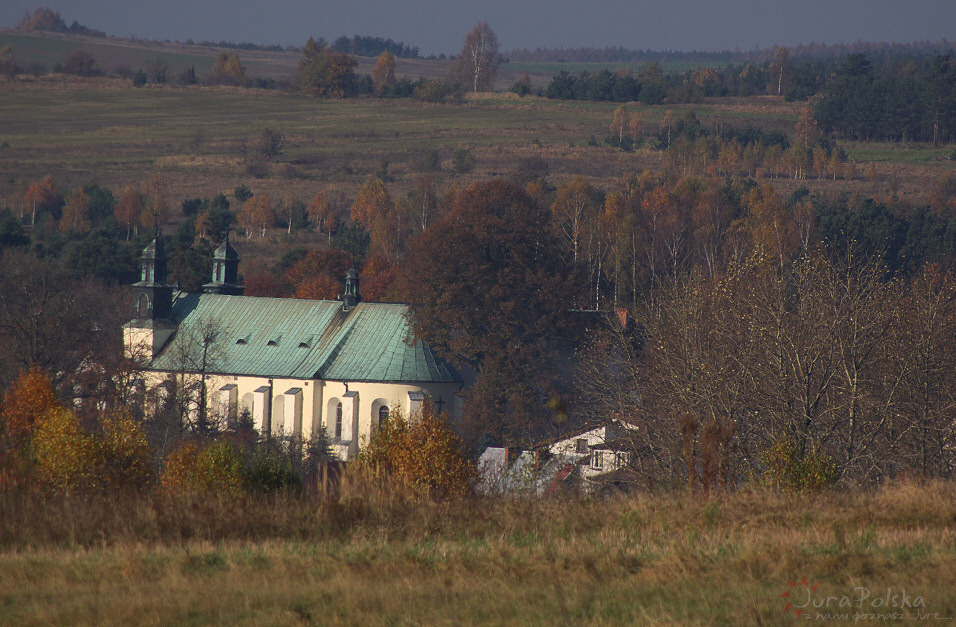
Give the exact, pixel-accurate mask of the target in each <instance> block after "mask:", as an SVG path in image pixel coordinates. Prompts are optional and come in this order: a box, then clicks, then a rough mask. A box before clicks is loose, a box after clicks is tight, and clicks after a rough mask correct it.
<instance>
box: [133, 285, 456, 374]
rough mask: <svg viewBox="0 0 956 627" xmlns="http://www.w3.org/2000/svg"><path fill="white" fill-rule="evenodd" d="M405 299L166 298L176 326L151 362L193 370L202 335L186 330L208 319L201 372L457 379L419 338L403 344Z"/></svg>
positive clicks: (168, 368) (163, 367)
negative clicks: (211, 332) (347, 306)
mask: <svg viewBox="0 0 956 627" xmlns="http://www.w3.org/2000/svg"><path fill="white" fill-rule="evenodd" d="M407 312H408V306H407V305H396V304H386V303H358V305H356V306H355V308H353V309H351V310H350V311H347V312H346V311H343V309H342V303H340V302H337V301H324V300H297V299H288V298H259V297H253V296H226V295H220V294H201V295H200V294H188V295H185V296H181V297H180V298H178V299H177V300H176V302H175V303H174V304H173V315H174V317H175V319H176V320H177V321H178V322H179V323H180V329H179V331H178V332H177V333H176V335H175V337H174V338H173V340H172V341H171V342H170V343H169V344H168V345H167V346H166V347H165V348H164V349H163V351H162V352H161V353H160V354H159V355H158V356H157V357H156V359H155V360H153V363H152V364H151V366H150V367H151V368H152V369H153V370H165V371H178V370H181V369H183V368H184V366H183V362H184V361H186V360H185V359H184V356H188V361H190V362H193V364H192V365H188V364H187V365H186V366H185V370H190V371H195V370H198V367H197V366H196V365H195V362H197V360H198V357H197V355H201V341H200V340H198V338H197V334H196V333H195V332H194V331H192V330H193V329H197V328H199V327H203V326H207V325H206V323H208V322H211V323H212V326H213V328H215V330H216V333H215V339H214V341H213V342H212V344H211V346H210V350H209V351H207V355H208V356H209V357H208V359H207V371H209V372H212V373H219V374H232V375H249V376H260V377H279V378H292V379H327V380H333V381H381V382H436V381H437V382H457V381H460V380H461V379H460V378H459V376H458V374H457V372H455V370H454V369H453V368H452V367H451V366H449V365H448V364H446V363H445V362H443V361H442V360H440V359H438V358H437V357H436V356H435V355H434V354H433V353H432V351H431V350H430V349H429V348H428V346H427V345H426V344H425V343H424V342H415V343H407V342H406V340H407V339H408V337H409V328H408V321H407V318H406V313H407Z"/></svg>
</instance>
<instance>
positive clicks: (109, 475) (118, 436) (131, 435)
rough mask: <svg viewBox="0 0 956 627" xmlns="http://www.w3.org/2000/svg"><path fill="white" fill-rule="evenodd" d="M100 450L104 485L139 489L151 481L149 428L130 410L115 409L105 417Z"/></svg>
mask: <svg viewBox="0 0 956 627" xmlns="http://www.w3.org/2000/svg"><path fill="white" fill-rule="evenodd" d="M100 450H101V452H102V456H103V482H104V484H105V485H107V486H109V487H123V488H131V489H134V490H140V489H143V488H145V487H146V486H147V485H148V484H149V482H150V478H151V476H152V472H151V469H150V459H151V457H152V452H151V449H150V446H149V442H148V441H147V440H146V431H145V430H144V429H143V425H142V423H140V422H139V421H138V420H136V419H135V418H133V417H132V416H131V415H130V414H129V413H128V412H125V411H116V412H113V413H110V414H108V415H107V416H106V417H105V418H104V419H103V435H102V438H101V440H100Z"/></svg>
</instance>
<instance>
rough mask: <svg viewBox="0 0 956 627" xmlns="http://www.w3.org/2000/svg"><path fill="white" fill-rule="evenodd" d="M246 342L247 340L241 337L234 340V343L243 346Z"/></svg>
mask: <svg viewBox="0 0 956 627" xmlns="http://www.w3.org/2000/svg"><path fill="white" fill-rule="evenodd" d="M248 343H249V342H247V341H245V340H244V339H243V338H239V339H238V340H236V344H238V345H239V346H245V345H246V344H248Z"/></svg>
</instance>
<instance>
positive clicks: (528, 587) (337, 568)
mask: <svg viewBox="0 0 956 627" xmlns="http://www.w3.org/2000/svg"><path fill="white" fill-rule="evenodd" d="M2 505H4V507H3V510H4V512H5V514H6V518H7V520H6V521H5V522H0V530H2V532H3V533H2V535H0V538H2V542H3V545H4V547H5V548H3V549H0V624H5V625H47V624H65V623H69V624H72V625H160V624H196V625H199V624H202V625H253V624H272V625H355V624H362V625H366V624H367V625H395V624H401V625H419V624H427V625H458V624H465V625H470V624H496V625H529V624H556V625H735V626H736V625H792V624H797V623H799V622H802V621H801V620H800V619H798V617H797V614H796V612H795V608H793V607H791V608H789V609H788V608H787V602H788V600H790V601H792V603H793V605H796V606H797V607H798V608H803V607H806V608H807V609H806V610H805V612H804V614H803V617H802V618H803V620H816V621H825V624H827V625H830V624H833V625H850V624H871V623H872V624H900V623H908V622H909V621H912V620H916V619H917V618H918V617H920V616H922V617H924V620H925V619H926V618H925V617H927V616H928V617H930V618H929V622H932V623H933V624H936V623H937V622H938V621H937V620H936V617H940V618H942V617H953V616H956V491H954V487H953V484H950V483H937V484H930V485H926V486H922V487H920V486H917V485H910V484H902V485H895V486H891V487H887V488H884V489H882V490H881V491H879V492H875V493H829V494H815V495H808V494H803V495H784V494H778V493H772V492H766V491H756V492H751V491H743V492H739V493H736V494H733V495H731V496H729V497H723V498H718V499H716V500H713V501H707V500H700V499H694V498H692V497H690V496H687V495H678V494H666V493H665V494H657V495H651V494H648V495H643V496H635V497H628V498H619V499H610V500H551V501H532V500H527V501H525V500H495V499H486V500H480V501H473V502H471V501H469V502H464V503H460V502H459V503H445V504H441V503H438V504H435V503H415V502H412V501H406V500H403V499H402V498H400V497H398V496H395V495H392V496H390V497H388V498H383V497H382V496H381V495H380V496H379V497H377V498H376V497H369V496H368V495H367V494H366V495H365V496H361V495H358V494H347V495H344V496H343V497H342V498H340V499H338V500H334V501H320V502H309V501H296V500H288V499H285V498H274V499H265V500H263V499H259V500H258V501H257V502H254V501H252V500H245V499H242V500H240V501H229V500H228V499H207V500H206V501H204V502H203V503H193V504H191V506H190V507H189V508H188V509H187V508H180V509H177V508H175V507H173V506H171V505H170V504H169V503H166V504H165V505H164V504H163V503H162V502H161V501H156V502H152V503H150V502H134V503H130V504H128V506H124V507H123V508H122V510H121V511H117V510H116V508H115V507H109V506H107V504H105V503H101V504H96V503H91V502H86V501H80V500H76V499H74V500H73V501H72V502H70V501H64V502H60V501H54V502H48V503H46V504H45V505H43V506H42V507H39V508H36V507H35V506H34V507H35V508H34V509H31V508H30V507H26V508H24V507H23V504H22V503H20V504H19V505H20V510H19V513H18V514H17V516H14V519H13V520H11V519H10V515H9V514H10V512H11V509H10V507H11V506H15V505H17V504H16V503H13V502H12V501H11V497H7V498H6V501H5V503H2ZM24 509H25V510H26V513H25V514H24V513H23V511H24ZM14 511H17V510H14ZM24 523H26V526H24ZM17 524H19V525H21V527H20V529H21V531H20V532H18V533H16V534H15V535H16V537H15V538H13V539H11V536H10V532H11V526H12V525H17ZM804 581H806V584H807V585H804V583H803V582H804ZM792 584H793V585H792ZM816 584H819V585H818V587H817V588H816V589H815V590H811V589H810V586H814V585H816ZM784 593H790V595H791V596H789V597H784V596H782V595H783V594H784ZM866 595H869V596H866ZM894 595H896V596H895V597H894ZM902 595H905V596H906V598H908V599H909V600H910V601H909V602H910V603H911V604H912V603H915V604H916V605H915V607H900V606H899V605H900V604H902V603H903V596H902ZM828 597H832V598H833V599H835V600H831V601H829V605H828V606H827V605H824V606H823V607H814V603H816V604H817V605H821V604H824V603H826V599H827V598H828ZM916 597H919V598H920V601H916V600H915V599H916ZM844 598H846V599H847V600H848V602H849V603H850V604H851V607H849V608H847V607H840V606H839V603H840V602H841V600H842V599H844ZM894 603H896V604H897V605H896V606H894V605H893V604H894ZM844 613H845V614H846V618H834V617H833V616H832V615H834V614H839V615H842V614H844ZM825 614H831V616H829V617H825V616H824V615H825ZM871 614H872V615H873V616H874V617H875V616H877V615H882V618H868V615H871ZM889 614H893V615H897V616H899V617H900V618H897V619H889V618H887V615H889ZM855 615H862V619H861V620H854V616H855ZM903 615H905V619H903V618H902V616H903Z"/></svg>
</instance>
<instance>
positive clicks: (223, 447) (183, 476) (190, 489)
mask: <svg viewBox="0 0 956 627" xmlns="http://www.w3.org/2000/svg"><path fill="white" fill-rule="evenodd" d="M242 467H243V458H242V452H241V451H240V450H239V448H238V447H237V446H236V445H235V444H233V443H232V442H230V441H228V440H224V439H221V440H213V441H208V442H200V441H198V440H188V441H186V442H183V443H182V444H181V445H180V446H179V447H178V448H177V449H176V450H174V451H173V452H172V453H170V455H169V458H168V459H167V460H166V468H165V470H164V471H163V476H162V485H163V489H164V490H166V491H167V492H170V493H173V494H177V493H178V494H183V493H199V494H213V493H221V494H232V495H235V494H238V493H239V492H240V490H241V489H242V485H243V472H242V470H243V469H242Z"/></svg>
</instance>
